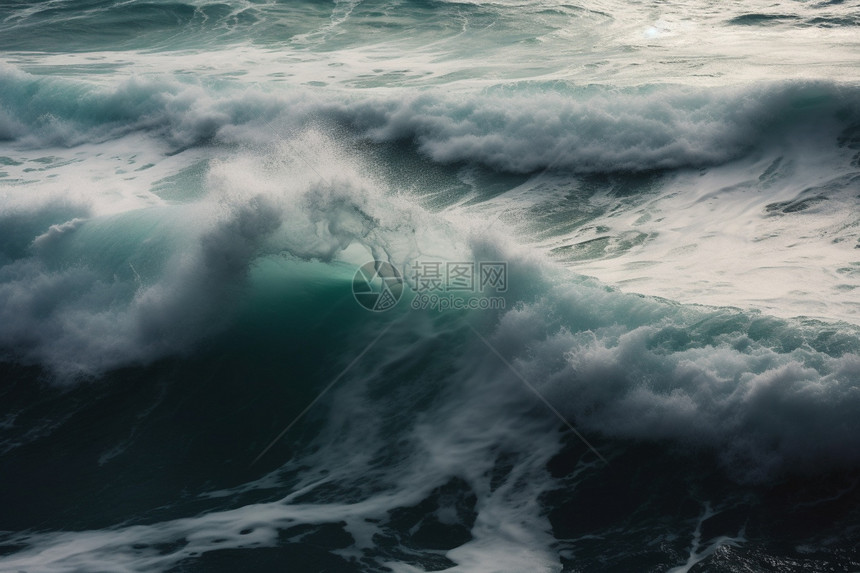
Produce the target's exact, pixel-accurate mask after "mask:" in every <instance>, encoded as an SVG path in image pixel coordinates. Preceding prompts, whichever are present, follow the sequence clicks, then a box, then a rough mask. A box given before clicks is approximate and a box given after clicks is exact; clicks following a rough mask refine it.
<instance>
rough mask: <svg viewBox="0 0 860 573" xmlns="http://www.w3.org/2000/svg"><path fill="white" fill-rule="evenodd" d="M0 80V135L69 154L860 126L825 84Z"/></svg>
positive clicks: (603, 155)
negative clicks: (426, 89)
mask: <svg viewBox="0 0 860 573" xmlns="http://www.w3.org/2000/svg"><path fill="white" fill-rule="evenodd" d="M2 76H3V79H4V82H3V87H2V88H0V102H2V104H3V106H2V108H3V109H5V110H6V112H5V113H6V114H7V115H6V117H5V118H3V117H0V119H2V120H3V121H2V123H0V135H2V137H4V138H5V139H7V140H11V141H18V142H19V143H20V144H22V145H25V146H43V145H51V144H52V145H63V146H75V145H80V144H81V143H84V142H88V141H106V140H111V139H114V138H117V137H121V136H123V135H126V134H128V133H134V132H142V133H145V134H149V135H152V136H155V137H156V138H158V139H159V140H163V141H165V142H166V143H168V144H169V145H171V146H173V147H175V148H176V147H178V149H179V150H181V149H186V148H188V147H189V146H196V145H204V144H207V143H218V142H223V143H237V142H238V143H241V142H254V141H259V140H260V138H264V139H271V136H272V133H271V129H272V128H271V127H270V126H268V125H266V123H265V122H276V123H277V124H278V125H279V126H284V127H288V128H289V129H295V128H297V127H300V126H306V125H308V124H313V123H319V122H322V123H323V124H325V123H331V122H334V123H335V124H337V125H340V126H345V127H348V128H350V129H351V130H354V132H355V134H356V135H357V136H358V137H362V138H367V139H369V140H371V141H375V142H395V141H403V142H408V143H411V144H412V145H414V146H416V148H417V149H418V151H419V152H420V153H422V154H423V155H425V156H426V157H428V158H430V159H432V160H433V161H435V162H439V163H443V164H452V163H453V164H457V163H460V164H463V163H465V164H478V165H483V166H487V167H490V168H492V169H495V170H499V171H502V172H509V173H533V172H537V171H541V170H547V169H549V170H563V171H573V172H579V173H595V172H596V173H605V172H611V171H622V172H641V171H654V170H668V169H681V168H700V167H708V166H714V165H720V164H724V163H726V162H729V161H731V160H734V159H738V158H739V157H742V156H744V155H747V154H749V153H751V152H753V151H754V150H762V149H764V148H767V147H770V146H778V145H780V144H782V143H785V142H786V141H789V142H791V143H794V144H799V145H812V146H817V145H819V144H824V145H832V144H833V143H835V142H836V141H843V140H844V139H845V137H846V135H845V134H846V133H849V131H850V129H851V127H852V126H853V125H856V123H857V122H858V121H860V109H858V105H857V101H860V97H858V88H857V87H856V86H852V85H840V84H829V83H824V82H808V83H781V84H770V85H762V86H757V87H754V88H743V89H741V88H729V89H723V90H713V89H708V90H701V89H693V88H680V87H678V88H676V87H666V86H654V87H645V88H637V89H635V90H622V91H619V90H614V89H609V88H599V87H595V88H590V89H587V90H576V89H572V88H567V87H566V86H564V85H561V86H558V85H550V86H541V85H539V84H538V85H536V86H535V85H531V84H524V85H521V86H519V87H518V88H517V89H506V90H504V91H501V90H489V91H488V93H486V94H481V95H480V96H478V97H475V96H459V97H458V96H445V95H442V94H434V93H433V92H430V93H429V94H424V95H421V96H413V97H398V98H396V99H389V100H386V99H380V98H378V97H368V98H356V97H350V98H348V99H347V102H346V103H336V102H334V101H329V100H328V98H326V97H323V96H318V95H316V94H313V95H312V94H310V93H305V94H302V93H298V94H295V95H292V96H287V97H285V96H283V95H276V94H270V93H265V92H253V91H251V92H249V91H247V90H242V91H241V92H240V93H234V92H232V91H231V90H230V89H220V90H219V89H213V88H205V87H204V86H200V85H188V84H186V83H179V82H177V81H173V80H170V79H168V78H164V79H160V80H137V79H133V80H129V81H126V82H124V83H122V84H120V85H118V86H116V87H113V88H103V87H94V86H91V85H87V84H86V83H82V82H77V81H68V80H55V79H52V78H45V77H39V76H34V75H30V74H25V73H22V72H20V71H17V70H15V69H10V68H6V69H5V70H3V71H2ZM25 96H26V97H25ZM25 101H26V102H27V104H26V105H24V103H23V102H25ZM547 109H552V110H553V112H552V113H549V112H547V111H545V110H547ZM278 122H280V123H278ZM849 135H850V133H849Z"/></svg>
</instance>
